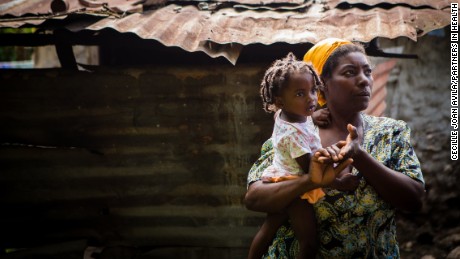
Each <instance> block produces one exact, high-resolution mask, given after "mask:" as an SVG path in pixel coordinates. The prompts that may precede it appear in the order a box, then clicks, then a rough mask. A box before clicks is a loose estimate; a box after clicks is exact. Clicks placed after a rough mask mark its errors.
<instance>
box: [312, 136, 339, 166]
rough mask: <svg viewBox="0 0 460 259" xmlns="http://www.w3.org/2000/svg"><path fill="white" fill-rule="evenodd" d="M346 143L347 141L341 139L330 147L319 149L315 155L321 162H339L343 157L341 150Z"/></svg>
mask: <svg viewBox="0 0 460 259" xmlns="http://www.w3.org/2000/svg"><path fill="white" fill-rule="evenodd" d="M345 144H346V142H345V141H339V142H337V143H335V144H333V145H330V146H328V147H325V148H320V149H318V150H317V151H316V153H315V155H316V156H317V157H318V161H319V162H320V163H337V162H339V161H341V160H342V159H343V155H342V154H341V150H342V149H343V147H344V146H345ZM344 152H345V151H344Z"/></svg>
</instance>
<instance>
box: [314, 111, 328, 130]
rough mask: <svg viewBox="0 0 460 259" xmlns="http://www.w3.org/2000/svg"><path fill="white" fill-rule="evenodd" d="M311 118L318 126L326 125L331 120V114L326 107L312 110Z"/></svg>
mask: <svg viewBox="0 0 460 259" xmlns="http://www.w3.org/2000/svg"><path fill="white" fill-rule="evenodd" d="M311 118H312V120H313V123H314V124H315V125H318V126H319V127H327V125H329V123H330V122H331V114H330V113H329V110H328V109H327V108H324V109H319V110H316V111H314V112H313V114H312V115H311Z"/></svg>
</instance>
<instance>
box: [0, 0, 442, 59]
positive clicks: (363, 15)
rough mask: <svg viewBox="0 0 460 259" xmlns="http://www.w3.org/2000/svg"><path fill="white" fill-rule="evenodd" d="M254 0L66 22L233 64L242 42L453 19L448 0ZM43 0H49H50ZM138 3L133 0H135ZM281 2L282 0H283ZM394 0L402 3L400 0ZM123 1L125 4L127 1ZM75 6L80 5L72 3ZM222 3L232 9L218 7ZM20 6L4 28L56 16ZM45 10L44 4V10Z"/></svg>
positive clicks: (416, 26) (399, 28) (416, 31)
mask: <svg viewBox="0 0 460 259" xmlns="http://www.w3.org/2000/svg"><path fill="white" fill-rule="evenodd" d="M79 1H81V0H79ZM120 1H122V0H118V1H113V2H111V3H110V7H111V8H112V9H110V10H115V9H116V8H115V7H116V4H117V3H120ZM251 1H252V4H255V1H253V0H251ZM251 1H247V0H242V1H241V0H240V2H238V3H240V4H236V5H233V6H231V4H230V5H229V3H227V4H224V5H218V4H214V5H213V6H211V5H212V4H211V3H206V2H200V3H197V4H196V5H194V4H188V5H185V4H182V5H179V4H174V3H170V4H166V5H164V6H157V9H155V10H147V11H143V12H139V13H132V14H126V13H124V14H122V15H118V16H117V14H120V12H116V11H114V12H108V11H107V9H105V11H104V10H101V9H97V10H90V9H80V11H79V14H80V13H82V14H98V15H106V16H108V17H106V18H102V19H101V20H99V21H97V22H94V23H92V24H89V25H88V24H87V23H78V21H75V22H74V20H75V19H73V20H72V22H70V23H68V25H66V26H67V28H68V29H70V30H72V31H82V30H96V31H97V30H103V29H106V28H112V29H114V30H117V31H119V32H121V33H128V32H129V33H135V34H137V35H138V36H139V37H141V38H144V39H153V40H157V41H159V42H161V43H162V44H164V45H166V46H177V47H180V48H182V49H184V50H186V51H191V52H193V51H204V52H206V53H207V54H208V55H210V56H212V57H217V56H224V57H226V58H227V59H228V60H229V61H231V62H232V63H233V64H234V63H235V62H236V59H237V58H238V56H239V53H240V50H241V48H242V46H241V45H248V44H254V43H262V44H267V45H268V44H273V43H276V42H286V43H290V44H297V43H305V42H311V43H316V42H318V41H320V40H321V39H324V38H326V37H339V38H345V39H349V40H357V41H363V42H368V41H370V40H372V39H374V38H376V37H384V38H390V39H393V38H396V37H408V38H410V39H412V40H417V37H420V36H422V35H424V34H426V33H427V32H430V31H432V30H435V29H438V28H443V27H445V26H447V25H448V24H449V23H450V10H449V8H447V9H444V10H441V9H433V8H431V7H430V6H437V7H442V6H445V5H446V1H445V0H439V1H430V3H431V5H425V2H426V1H423V0H419V1H414V2H413V3H412V5H416V6H418V7H417V8H412V7H411V6H408V5H396V6H395V7H394V8H391V9H383V8H380V7H376V8H371V9H369V10H362V9H359V8H349V9H338V8H327V7H326V5H325V3H313V2H310V3H308V2H307V3H306V4H303V5H302V6H301V5H298V6H297V7H299V9H295V5H292V3H295V2H293V1H291V0H287V1H283V3H284V7H285V9H283V8H282V7H283V5H281V7H280V6H279V5H277V6H269V8H272V9H273V10H266V8H267V6H266V5H263V3H262V4H261V3H259V5H251V6H245V5H242V4H241V3H243V4H248V3H251ZM11 2H13V1H11ZM18 2H24V1H18ZM43 2H48V3H49V2H50V0H46V1H43ZM69 2H70V3H74V2H78V1H76V0H74V1H69ZM133 2H134V1H130V3H133ZM278 2H281V1H279V0H278ZM393 2H394V3H399V2H400V1H399V2H398V1H393ZM168 3H169V2H168ZM182 3H183V2H182ZM270 3H273V2H270ZM334 3H340V1H336V2H334V1H330V2H328V4H332V5H333V4H334ZM124 4H125V5H126V1H124ZM1 6H5V4H3V5H1ZM20 6H23V8H22V10H23V11H22V14H25V13H26V10H30V9H31V8H32V7H31V5H30V3H29V4H26V2H24V3H23V4H22V5H20ZM40 6H41V5H40ZM70 6H71V7H74V6H77V5H75V4H71V5H70ZM223 6H227V7H226V8H222V9H219V8H221V7H223ZM425 6H426V8H424V7H425ZM300 7H301V8H300ZM15 8H19V9H20V7H14V8H9V9H5V8H4V9H5V11H3V10H1V8H0V11H1V12H0V27H20V26H24V25H27V24H32V25H39V24H41V23H42V22H43V21H45V20H46V19H54V18H52V17H45V18H41V17H40V16H38V15H37V16H35V17H30V18H26V19H20V20H18V19H16V20H8V19H6V18H5V16H6V14H9V15H12V14H13V13H12V12H13V11H14V13H16V14H18V15H19V14H21V12H20V11H19V9H15ZM274 8H276V9H274ZM286 8H287V9H289V8H291V9H293V10H287V9H286ZM45 9H46V8H45V7H41V10H42V11H44V10H45ZM253 9H256V10H253ZM69 10H71V8H69ZM72 10H74V9H72ZM27 12H28V11H27ZM104 12H105V13H104ZM62 18H63V17H61V19H62Z"/></svg>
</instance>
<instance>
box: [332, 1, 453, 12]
mask: <svg viewBox="0 0 460 259" xmlns="http://www.w3.org/2000/svg"><path fill="white" fill-rule="evenodd" d="M451 2H455V3H458V0H453V1H452V0H436V1H433V0H386V1H380V0H366V1H363V0H330V1H327V4H328V5H329V7H330V8H335V7H336V6H337V5H339V4H343V3H348V4H352V5H354V4H364V5H367V6H376V5H379V4H391V5H408V6H412V7H431V8H435V9H438V10H441V9H444V8H447V7H450V3H451Z"/></svg>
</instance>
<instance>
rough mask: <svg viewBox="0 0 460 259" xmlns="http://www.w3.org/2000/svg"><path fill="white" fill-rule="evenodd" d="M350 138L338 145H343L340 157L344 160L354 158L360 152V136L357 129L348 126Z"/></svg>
mask: <svg viewBox="0 0 460 259" xmlns="http://www.w3.org/2000/svg"><path fill="white" fill-rule="evenodd" d="M347 130H348V136H347V138H346V140H345V141H339V142H338V143H337V145H339V146H340V145H343V146H342V147H341V149H340V152H339V155H340V156H341V157H343V158H349V157H354V156H355V155H356V154H357V153H358V151H359V150H360V148H361V147H360V145H359V136H358V131H357V130H356V127H355V126H353V125H351V124H348V125H347Z"/></svg>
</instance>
